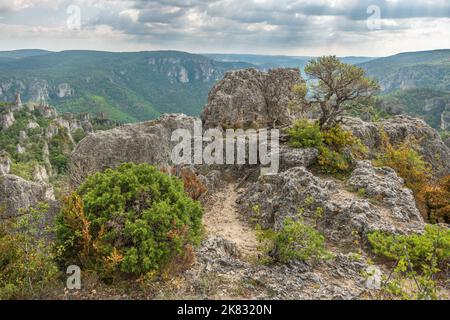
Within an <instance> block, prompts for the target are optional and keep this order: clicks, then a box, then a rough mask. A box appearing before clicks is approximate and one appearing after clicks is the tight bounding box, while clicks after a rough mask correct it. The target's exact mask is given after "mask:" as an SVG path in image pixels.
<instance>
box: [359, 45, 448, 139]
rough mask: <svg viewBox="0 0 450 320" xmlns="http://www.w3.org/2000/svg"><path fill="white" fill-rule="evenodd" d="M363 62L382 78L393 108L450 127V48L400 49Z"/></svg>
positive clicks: (395, 110)
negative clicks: (393, 53)
mask: <svg viewBox="0 0 450 320" xmlns="http://www.w3.org/2000/svg"><path fill="white" fill-rule="evenodd" d="M360 66H361V67H363V68H364V69H366V71H367V73H368V74H369V75H370V76H372V77H375V78H377V79H378V80H379V81H380V84H381V87H382V90H383V95H382V97H383V100H384V102H385V106H386V107H387V108H388V109H389V110H391V111H393V112H394V113H400V112H401V113H407V114H410V115H413V116H418V117H421V118H423V119H425V120H426V121H427V122H428V123H429V124H430V125H432V126H433V127H435V128H437V129H446V130H449V129H450V50H433V51H421V52H407V53H400V54H397V55H395V56H391V57H386V58H380V59H375V60H372V61H369V62H366V63H363V64H361V65H360Z"/></svg>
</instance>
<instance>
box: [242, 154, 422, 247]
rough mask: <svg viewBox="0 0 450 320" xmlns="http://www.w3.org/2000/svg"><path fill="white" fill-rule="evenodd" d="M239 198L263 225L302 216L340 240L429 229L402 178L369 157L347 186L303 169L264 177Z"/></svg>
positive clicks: (273, 225) (276, 224) (276, 225)
mask: <svg viewBox="0 0 450 320" xmlns="http://www.w3.org/2000/svg"><path fill="white" fill-rule="evenodd" d="M347 188H353V189H354V190H355V192H354V193H352V192H349V191H347ZM358 189H361V190H365V192H366V194H367V195H366V197H365V198H361V197H359V196H358V195H357V194H356V191H357V190H358ZM237 202H238V204H239V207H240V209H241V211H242V212H243V213H245V214H246V215H247V216H248V217H252V218H257V219H258V221H259V223H260V224H261V226H262V227H264V228H274V229H280V228H281V227H282V226H283V223H284V221H285V219H286V218H288V217H289V218H293V219H297V218H298V217H299V216H300V215H301V216H302V217H304V218H305V219H307V220H308V221H310V222H311V221H317V223H318V226H319V228H320V229H321V230H322V231H323V233H324V234H325V235H326V237H327V239H329V240H331V241H336V242H337V243H340V244H349V243H351V241H352V240H351V239H352V233H353V232H354V231H356V232H357V233H358V234H360V236H361V237H365V236H366V235H367V233H369V232H372V231H375V230H383V231H389V232H393V233H411V232H422V231H423V228H424V221H423V218H422V216H421V215H420V213H419V211H418V210H417V208H416V206H415V201H414V197H413V195H412V192H411V191H410V190H409V189H407V188H406V187H404V184H403V180H402V179H401V178H399V177H398V176H397V175H396V173H395V172H394V171H393V170H392V169H390V168H374V167H373V166H372V165H371V164H370V162H368V161H361V162H358V164H357V167H356V169H355V170H354V171H353V173H352V176H351V179H350V180H349V182H348V185H344V184H343V183H342V182H338V181H335V180H333V179H325V178H320V177H317V176H314V175H313V174H312V173H311V172H310V171H308V170H307V169H305V168H304V167H294V168H292V169H289V170H287V171H285V172H281V173H279V174H277V175H270V176H262V177H260V179H259V180H258V181H257V182H256V183H254V184H252V185H250V186H248V188H247V189H246V191H245V192H244V193H243V194H242V195H241V197H240V198H239V199H238V201H237ZM255 208H256V209H255ZM318 212H320V215H318Z"/></svg>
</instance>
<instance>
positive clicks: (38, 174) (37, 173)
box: [33, 164, 49, 184]
mask: <svg viewBox="0 0 450 320" xmlns="http://www.w3.org/2000/svg"><path fill="white" fill-rule="evenodd" d="M33 180H34V181H36V182H41V183H44V184H47V183H49V176H48V173H47V169H46V168H45V166H42V165H39V164H38V165H36V166H35V167H34V170H33Z"/></svg>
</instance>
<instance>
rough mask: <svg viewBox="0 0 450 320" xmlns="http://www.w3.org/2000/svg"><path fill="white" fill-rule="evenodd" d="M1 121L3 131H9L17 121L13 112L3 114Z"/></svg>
mask: <svg viewBox="0 0 450 320" xmlns="http://www.w3.org/2000/svg"><path fill="white" fill-rule="evenodd" d="M1 121H2V122H1V128H2V130H8V129H9V128H11V126H12V125H13V124H14V122H15V121H16V120H15V118H14V113H12V112H11V111H6V112H4V113H3V114H2V117H1Z"/></svg>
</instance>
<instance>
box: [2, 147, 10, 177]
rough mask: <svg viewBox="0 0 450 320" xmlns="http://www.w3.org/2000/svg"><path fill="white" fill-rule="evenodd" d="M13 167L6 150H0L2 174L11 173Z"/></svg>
mask: <svg viewBox="0 0 450 320" xmlns="http://www.w3.org/2000/svg"><path fill="white" fill-rule="evenodd" d="M10 169H11V159H10V158H9V155H8V154H7V153H6V152H0V176H2V175H5V174H9V171H10Z"/></svg>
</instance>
